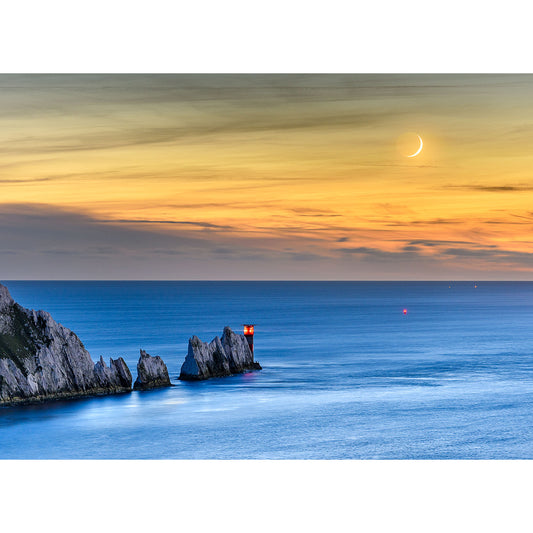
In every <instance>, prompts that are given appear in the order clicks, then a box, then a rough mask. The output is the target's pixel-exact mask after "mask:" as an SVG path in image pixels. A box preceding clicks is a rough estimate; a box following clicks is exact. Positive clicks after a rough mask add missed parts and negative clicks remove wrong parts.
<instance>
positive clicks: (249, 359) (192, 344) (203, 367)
mask: <svg viewBox="0 0 533 533" xmlns="http://www.w3.org/2000/svg"><path fill="white" fill-rule="evenodd" d="M250 370H261V365H260V364H259V363H256V362H255V361H254V356H253V354H252V352H251V351H250V347H249V346H248V342H247V341H246V339H245V338H244V335H237V334H236V333H234V332H233V331H232V330H231V329H230V328H229V327H227V326H226V327H225V328H224V333H223V335H222V338H221V339H220V338H219V337H215V338H214V339H213V340H212V341H211V342H210V343H207V342H202V341H201V340H200V339H199V338H198V337H197V336H196V335H195V336H194V337H192V338H191V339H189V350H188V353H187V356H186V357H185V362H184V363H183V365H182V367H181V373H180V377H179V379H181V380H189V381H192V380H201V379H208V378H214V377H222V376H230V375H231V374H239V373H242V372H247V371H250Z"/></svg>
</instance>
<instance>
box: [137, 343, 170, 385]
mask: <svg viewBox="0 0 533 533" xmlns="http://www.w3.org/2000/svg"><path fill="white" fill-rule="evenodd" d="M170 386H171V383H170V378H169V376H168V369H167V365H165V363H164V362H163V359H161V357H159V356H158V355H156V356H155V357H152V356H151V355H149V354H147V353H146V352H145V351H144V350H141V357H140V358H139V362H138V363H137V379H136V380H135V384H134V385H133V388H134V389H135V390H148V389H156V388H159V387H170Z"/></svg>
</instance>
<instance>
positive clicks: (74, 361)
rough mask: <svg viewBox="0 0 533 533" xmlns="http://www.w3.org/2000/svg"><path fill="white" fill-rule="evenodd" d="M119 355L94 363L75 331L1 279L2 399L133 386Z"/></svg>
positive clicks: (102, 391)
mask: <svg viewBox="0 0 533 533" xmlns="http://www.w3.org/2000/svg"><path fill="white" fill-rule="evenodd" d="M131 382H132V378H131V373H130V371H129V369H128V367H127V365H126V363H125V362H124V359H122V358H121V357H120V358H118V359H116V360H113V359H111V360H110V366H109V367H108V366H107V365H106V363H105V362H104V360H103V359H102V358H100V361H98V362H97V363H96V364H95V363H94V362H93V360H92V359H91V356H90V354H89V352H88V351H87V350H86V349H85V347H84V346H83V343H82V342H81V341H80V339H79V338H78V337H77V336H76V334H75V333H73V332H72V331H70V330H69V329H67V328H65V327H63V326H62V325H61V324H59V323H57V322H56V321H55V320H54V319H53V318H52V317H51V316H50V314H49V313H47V312H46V311H33V310H31V309H25V308H24V307H22V306H21V305H19V304H17V303H16V302H15V301H14V300H13V298H11V295H10V294H9V291H8V290H7V288H6V287H5V286H3V285H0V405H7V404H16V403H24V402H28V401H36V400H47V399H59V398H72V397H77V396H85V395H94V394H113V393H120V392H129V391H131Z"/></svg>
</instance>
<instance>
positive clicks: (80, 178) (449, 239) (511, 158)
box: [0, 74, 533, 281]
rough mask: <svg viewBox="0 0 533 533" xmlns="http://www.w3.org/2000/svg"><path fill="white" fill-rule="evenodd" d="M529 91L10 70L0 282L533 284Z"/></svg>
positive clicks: (433, 78)
mask: <svg viewBox="0 0 533 533" xmlns="http://www.w3.org/2000/svg"><path fill="white" fill-rule="evenodd" d="M532 94H533V76H532V75H480V74H473V75H464V74H461V75H459V74H457V75H453V74H441V75H436V74H420V75H410V74H396V75H388V74H372V75H365V74H358V75H346V74H338V75H333V74H323V75H303V74H293V75H290V74H284V75H266V74H265V75H256V74H242V75H231V74H205V75H153V74H151V75H108V74H107V75H92V74H91V75H74V74H68V75H66V74H65V75H49V74H47V75H45V74H43V75H6V74H3V75H0V125H1V127H0V188H1V191H2V194H1V198H0V202H1V206H0V253H1V257H2V267H1V276H2V278H3V279H6V280H7V279H247V280H250V279H258V280H260V279H288V280H314V279H317V280H395V279H399V280H446V281H448V280H449V281H453V280H484V279H502V280H531V279H533V237H532V236H531V230H532V229H533V179H532V178H531V169H533V104H532V101H531V95H532ZM417 136H420V138H421V139H422V140H423V149H422V150H421V152H420V153H419V154H418V155H417V156H415V157H407V156H408V155H411V154H412V153H414V152H415V151H416V150H417V149H418V148H419V141H418V137H417Z"/></svg>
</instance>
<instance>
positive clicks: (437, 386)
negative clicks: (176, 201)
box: [0, 281, 533, 459]
mask: <svg viewBox="0 0 533 533" xmlns="http://www.w3.org/2000/svg"><path fill="white" fill-rule="evenodd" d="M4 283H5V284H6V285H7V287H8V288H9V290H10V291H11V294H12V296H13V297H14V298H15V300H16V301H18V302H19V303H21V304H22V305H24V306H25V307H30V308H34V309H45V310H47V311H49V312H50V313H51V314H52V316H53V317H54V318H55V319H56V320H57V321H58V322H61V323H62V324H63V325H64V326H66V327H68V328H70V329H72V330H73V331H74V332H76V333H77V334H78V336H79V337H80V338H81V340H82V341H83V343H84V344H85V346H86V348H87V349H88V350H89V352H90V353H91V355H92V357H93V359H94V360H96V359H97V358H98V357H99V356H100V355H103V356H104V358H106V359H107V360H108V358H109V357H113V358H115V357H117V356H122V357H124V359H125V360H126V362H127V364H128V366H129V367H130V369H131V370H132V374H133V376H134V379H135V376H136V364H137V360H138V358H139V349H140V348H143V349H145V350H147V351H148V353H150V354H151V355H160V356H161V357H162V358H163V359H164V361H165V362H166V363H167V366H168V368H169V372H170V375H171V379H172V382H173V384H174V385H175V386H173V387H171V388H167V389H160V390H156V391H148V392H132V393H131V394H124V395H118V396H107V397H94V398H86V399H80V400H71V401H55V402H49V403H43V404H38V405H28V406H23V407H9V408H0V458H2V459H533V283H527V282H516V283H511V282H505V283H500V282H480V283H478V284H477V288H476V287H475V284H474V282H460V283H446V282H56V281H49V282H42V281H39V282H35V281H33V282H30V281H6V282H4ZM404 309H405V310H406V311H407V312H406V314H405V313H404ZM243 323H255V324H257V325H256V328H255V359H256V360H257V361H259V362H260V363H261V365H262V366H263V370H262V371H260V372H253V373H247V374H243V375H236V376H232V377H227V378H219V379H212V380H208V381H204V382H199V383H188V382H180V381H178V379H177V378H178V375H179V370H180V367H181V364H182V362H183V360H184V358H185V354H186V352H187V342H188V338H189V337H190V336H192V335H193V334H196V335H198V336H199V337H200V338H201V339H202V340H204V341H210V340H211V339H212V338H213V337H214V336H215V335H221V334H222V330H223V327H224V326H226V325H228V326H230V327H232V328H233V329H234V330H236V331H238V332H242V324H243Z"/></svg>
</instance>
